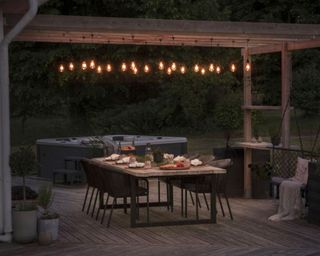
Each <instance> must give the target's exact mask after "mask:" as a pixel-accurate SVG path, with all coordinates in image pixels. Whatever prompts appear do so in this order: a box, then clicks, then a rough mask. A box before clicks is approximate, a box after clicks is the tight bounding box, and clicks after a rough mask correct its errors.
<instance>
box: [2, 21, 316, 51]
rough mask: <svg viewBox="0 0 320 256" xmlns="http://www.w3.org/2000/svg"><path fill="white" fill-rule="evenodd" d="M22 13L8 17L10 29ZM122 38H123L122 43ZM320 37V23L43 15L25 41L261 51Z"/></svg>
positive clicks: (27, 30)
mask: <svg viewBox="0 0 320 256" xmlns="http://www.w3.org/2000/svg"><path fill="white" fill-rule="evenodd" d="M18 18H19V17H18V16H17V15H6V27H5V28H6V29H10V27H11V26H13V25H14V24H15V23H16V20H17V19H18ZM116 38H118V39H116ZM312 38H317V39H319V40H320V26H319V25H317V24H312V25H309V24H279V23H253V22H218V21H191V20H163V19H136V18H109V17H85V16H62V15H37V16H36V17H35V19H34V20H33V21H32V22H31V23H30V24H29V25H28V26H27V27H26V28H25V30H24V31H23V32H22V33H21V34H20V35H19V36H18V37H17V40H20V41H41V42H52V41H54V42H59V41H60V42H64V43H66V42H72V43H73V42H77V43H108V40H109V41H110V43H114V44H145V43H147V44H157V45H162V44H163V45H190V46H205V47H210V46H221V47H247V46H248V47H258V46H261V47H262V46H267V45H274V44H282V42H297V41H299V40H308V39H312Z"/></svg>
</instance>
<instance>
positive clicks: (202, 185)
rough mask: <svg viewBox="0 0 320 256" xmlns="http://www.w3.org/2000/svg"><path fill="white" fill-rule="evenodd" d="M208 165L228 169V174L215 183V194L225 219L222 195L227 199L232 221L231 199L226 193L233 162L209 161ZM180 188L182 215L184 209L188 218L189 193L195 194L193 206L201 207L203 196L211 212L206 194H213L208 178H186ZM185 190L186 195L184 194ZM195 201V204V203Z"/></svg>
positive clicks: (219, 176)
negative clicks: (201, 197)
mask: <svg viewBox="0 0 320 256" xmlns="http://www.w3.org/2000/svg"><path fill="white" fill-rule="evenodd" d="M207 164H209V165H212V166H215V167H220V168H224V169H227V173H226V174H223V175H222V174H221V175H218V176H217V179H216V183H215V188H214V189H215V192H216V194H217V197H218V201H219V204H220V208H221V212H222V215H223V217H225V211H224V207H223V204H222V200H221V195H222V196H223V197H224V198H225V200H226V203H227V207H228V210H229V215H230V219H231V220H233V214H232V211H231V206H230V202H229V198H228V196H227V192H226V185H227V178H228V169H229V168H230V167H231V166H232V160H231V159H221V160H216V161H215V160H212V161H209V162H208V163H207ZM178 186H179V187H180V188H181V214H182V215H183V209H184V215H185V217H187V215H188V214H187V208H188V207H187V205H188V199H187V198H188V193H187V192H188V191H189V193H190V194H191V192H192V193H194V194H195V200H193V198H192V197H191V200H192V202H193V204H194V205H195V207H200V206H201V205H200V200H199V194H202V195H203V197H204V200H205V203H206V206H207V209H208V210H209V204H208V200H207V197H206V194H208V193H211V180H210V179H209V178H208V177H203V178H200V179H196V180H194V179H190V178H186V179H182V180H181V181H180V184H178ZM183 190H184V193H183ZM194 201H195V203H194Z"/></svg>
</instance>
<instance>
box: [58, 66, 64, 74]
mask: <svg viewBox="0 0 320 256" xmlns="http://www.w3.org/2000/svg"><path fill="white" fill-rule="evenodd" d="M63 71H64V66H63V65H62V64H61V65H60V66H59V72H61V73H62V72H63Z"/></svg>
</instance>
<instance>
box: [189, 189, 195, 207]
mask: <svg viewBox="0 0 320 256" xmlns="http://www.w3.org/2000/svg"><path fill="white" fill-rule="evenodd" d="M189 194H190V197H191V202H192V205H194V200H193V195H192V193H191V191H189Z"/></svg>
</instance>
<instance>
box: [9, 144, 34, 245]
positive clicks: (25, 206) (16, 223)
mask: <svg viewBox="0 0 320 256" xmlns="http://www.w3.org/2000/svg"><path fill="white" fill-rule="evenodd" d="M9 164H10V167H11V170H12V172H13V174H14V175H17V176H20V177H22V191H23V200H22V202H21V203H19V204H17V205H16V206H15V208H14V209H13V213H12V222H13V239H14V240H15V241H16V242H21V243H28V242H32V241H34V240H35V239H36V238H37V210H36V206H35V205H34V204H32V203H31V204H30V203H27V201H26V189H27V188H26V176H28V175H29V174H31V173H32V172H34V171H35V170H36V167H37V162H36V158H35V154H34V152H33V150H32V148H31V147H27V146H24V147H20V148H19V149H18V150H17V151H16V152H13V153H12V154H11V155H10V162H9Z"/></svg>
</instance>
